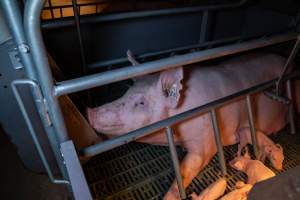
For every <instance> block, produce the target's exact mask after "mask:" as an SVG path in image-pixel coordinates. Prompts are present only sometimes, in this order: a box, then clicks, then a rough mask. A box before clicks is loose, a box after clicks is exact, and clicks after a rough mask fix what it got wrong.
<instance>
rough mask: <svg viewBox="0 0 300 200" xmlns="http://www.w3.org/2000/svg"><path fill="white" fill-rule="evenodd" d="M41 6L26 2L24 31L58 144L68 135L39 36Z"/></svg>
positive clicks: (30, 0)
mask: <svg viewBox="0 0 300 200" xmlns="http://www.w3.org/2000/svg"><path fill="white" fill-rule="evenodd" d="M43 5H44V1H41V0H28V1H26V6H25V12H24V29H25V33H26V37H27V40H28V43H29V47H30V52H31V53H32V58H33V60H34V64H35V68H36V69H35V70H36V73H37V77H38V81H39V82H40V86H41V89H42V92H43V95H44V97H45V99H46V101H47V105H48V106H49V108H48V109H49V114H50V118H51V120H52V122H53V126H54V128H55V131H56V137H57V140H58V142H59V143H61V142H64V141H67V140H68V134H67V130H66V127H65V124H64V119H63V116H62V113H61V110H60V107H59V104H58V99H57V98H56V97H55V96H54V95H53V91H54V85H53V84H54V83H53V78H52V74H51V71H50V67H49V63H48V57H47V53H46V50H45V46H44V43H43V38H42V34H41V28H40V15H41V10H42V8H43Z"/></svg>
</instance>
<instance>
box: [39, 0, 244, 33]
mask: <svg viewBox="0 0 300 200" xmlns="http://www.w3.org/2000/svg"><path fill="white" fill-rule="evenodd" d="M246 2H247V0H241V1H239V2H236V3H232V4H221V5H207V6H197V7H195V6H194V7H185V8H169V9H161V10H148V11H137V12H125V13H117V14H102V15H97V16H93V17H82V19H81V21H80V22H81V23H82V24H86V23H99V22H111V21H117V20H128V19H136V18H141V17H155V16H164V15H175V14H185V13H194V12H202V11H207V10H222V9H228V8H235V7H239V6H242V5H243V4H244V3H246ZM74 25H75V23H74V21H73V20H71V19H64V20H61V19H60V20H51V21H45V22H44V23H42V28H43V29H52V28H61V27H66V26H74Z"/></svg>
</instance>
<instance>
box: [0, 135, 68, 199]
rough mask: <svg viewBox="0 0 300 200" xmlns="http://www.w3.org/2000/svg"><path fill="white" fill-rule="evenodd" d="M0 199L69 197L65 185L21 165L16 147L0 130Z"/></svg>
mask: <svg viewBox="0 0 300 200" xmlns="http://www.w3.org/2000/svg"><path fill="white" fill-rule="evenodd" d="M0 157H1V158H2V159H1V162H0V177H1V183H0V199H1V200H14V199H16V200H23V199H30V200H65V199H70V197H68V196H69V195H68V192H67V189H66V187H65V186H58V185H55V184H51V183H50V182H49V180H48V177H47V176H46V175H40V174H35V173H32V172H30V171H29V170H27V169H25V167H24V166H23V165H22V163H21V160H20V159H19V157H18V155H17V150H16V148H15V147H14V146H13V145H12V144H11V143H10V141H9V138H8V137H7V136H6V135H5V134H4V133H3V132H1V131H0Z"/></svg>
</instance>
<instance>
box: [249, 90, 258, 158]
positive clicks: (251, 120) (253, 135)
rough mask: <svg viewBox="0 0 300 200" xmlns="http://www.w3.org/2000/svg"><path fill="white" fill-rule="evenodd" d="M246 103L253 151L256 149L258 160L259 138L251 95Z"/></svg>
mask: <svg viewBox="0 0 300 200" xmlns="http://www.w3.org/2000/svg"><path fill="white" fill-rule="evenodd" d="M246 102H247V111H248V120H249V126H250V130H251V140H252V145H253V149H254V155H255V157H256V159H258V153H259V149H258V146H257V136H256V129H255V123H254V116H253V108H252V102H251V97H250V95H247V97H246Z"/></svg>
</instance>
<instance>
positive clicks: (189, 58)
mask: <svg viewBox="0 0 300 200" xmlns="http://www.w3.org/2000/svg"><path fill="white" fill-rule="evenodd" d="M296 37H297V34H296V33H289V34H284V35H279V36H274V37H272V38H269V39H265V38H263V39H258V40H254V41H249V42H244V43H239V44H233V45H228V46H224V47H218V48H213V49H208V50H204V51H199V52H194V53H187V54H184V55H178V56H174V57H170V58H164V59H160V60H156V61H152V62H147V63H143V64H140V65H136V66H130V67H126V68H122V69H116V70H111V71H108V72H103V73H98V74H93V75H88V76H85V77H80V78H76V79H72V80H67V81H63V82H59V83H57V86H56V87H55V95H57V96H60V95H64V94H69V93H73V92H78V91H81V90H85V89H89V88H93V87H97V86H101V85H105V84H109V83H113V82H117V81H121V80H126V79H128V78H132V77H135V76H141V75H145V74H149V73H153V72H157V71H160V70H166V69H169V68H174V67H178V66H186V65H189V64H193V63H197V62H200V61H204V60H209V59H213V58H218V57H222V56H226V55H231V54H234V53H238V52H244V51H248V50H252V49H256V48H261V47H265V46H269V45H273V44H278V43H281V42H286V41H289V40H292V39H295V38H296Z"/></svg>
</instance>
